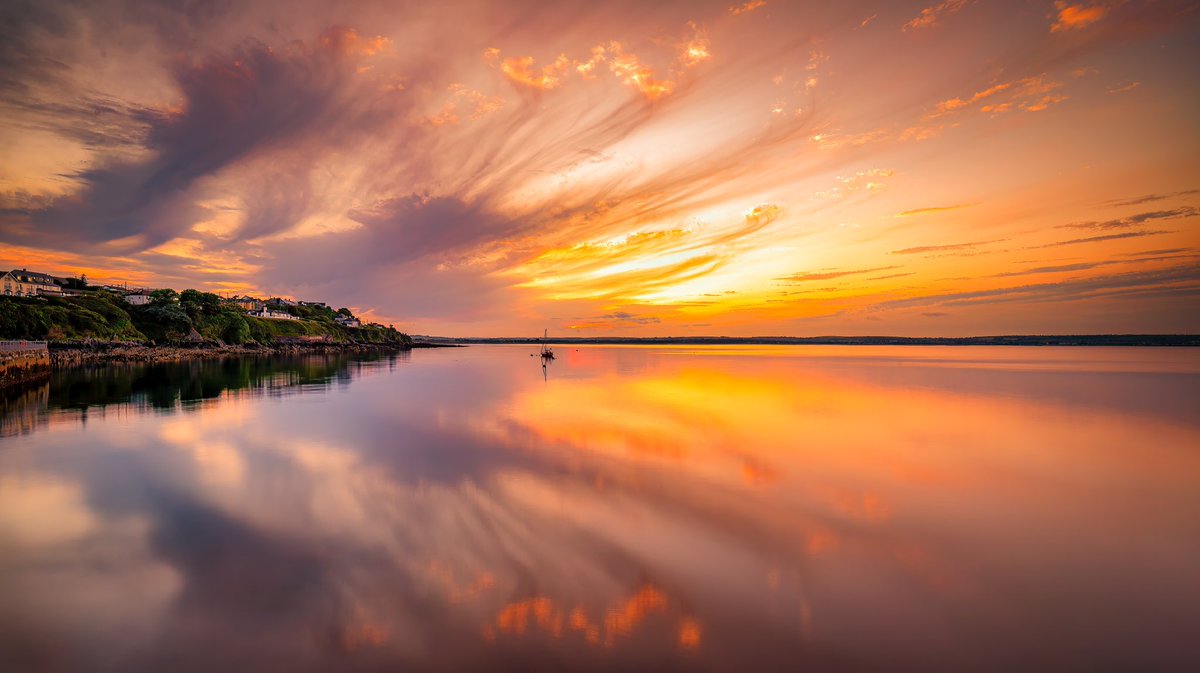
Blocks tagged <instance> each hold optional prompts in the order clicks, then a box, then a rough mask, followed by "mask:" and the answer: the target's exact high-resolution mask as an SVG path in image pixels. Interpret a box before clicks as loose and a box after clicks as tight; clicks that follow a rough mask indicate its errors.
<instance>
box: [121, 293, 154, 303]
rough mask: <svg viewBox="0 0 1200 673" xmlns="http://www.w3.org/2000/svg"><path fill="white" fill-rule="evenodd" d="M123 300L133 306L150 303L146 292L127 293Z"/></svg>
mask: <svg viewBox="0 0 1200 673" xmlns="http://www.w3.org/2000/svg"><path fill="white" fill-rule="evenodd" d="M125 301H126V302H128V303H130V304H133V305H134V306H145V305H146V304H149V303H150V295H148V294H127V295H125Z"/></svg>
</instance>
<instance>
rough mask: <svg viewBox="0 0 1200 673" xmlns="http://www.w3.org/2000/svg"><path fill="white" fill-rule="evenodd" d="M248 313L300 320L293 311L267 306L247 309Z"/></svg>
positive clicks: (258, 316)
mask: <svg viewBox="0 0 1200 673" xmlns="http://www.w3.org/2000/svg"><path fill="white" fill-rule="evenodd" d="M246 315H248V316H251V317H254V318H273V319H275V320H299V318H297V317H296V316H294V315H292V314H291V313H288V312H286V311H272V310H271V309H269V308H267V307H265V306H264V307H262V308H260V309H258V310H257V311H246Z"/></svg>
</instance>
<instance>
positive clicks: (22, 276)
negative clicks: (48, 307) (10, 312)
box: [0, 269, 62, 297]
mask: <svg viewBox="0 0 1200 673" xmlns="http://www.w3.org/2000/svg"><path fill="white" fill-rule="evenodd" d="M0 292H3V293H4V294H5V295H6V296H9V297H36V296H38V295H40V294H49V295H56V296H62V288H61V287H59V286H58V283H55V282H54V278H52V277H50V276H47V275H46V274H44V273H38V272H36V271H28V270H26V269H13V270H12V271H8V272H5V273H4V274H3V275H0Z"/></svg>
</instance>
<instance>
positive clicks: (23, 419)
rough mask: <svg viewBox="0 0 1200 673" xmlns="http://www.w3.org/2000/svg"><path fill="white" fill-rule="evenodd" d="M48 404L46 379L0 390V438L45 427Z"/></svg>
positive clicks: (48, 385) (48, 396)
mask: <svg viewBox="0 0 1200 673" xmlns="http://www.w3.org/2000/svg"><path fill="white" fill-rule="evenodd" d="M49 402H50V383H49V382H48V381H47V380H46V379H42V380H41V381H36V382H31V383H18V384H14V385H11V386H7V387H3V388H0V437H11V436H13V435H27V434H29V433H31V432H33V431H34V430H36V429H38V427H39V424H40V425H45V416H44V412H45V411H46V408H47V406H48V405H49Z"/></svg>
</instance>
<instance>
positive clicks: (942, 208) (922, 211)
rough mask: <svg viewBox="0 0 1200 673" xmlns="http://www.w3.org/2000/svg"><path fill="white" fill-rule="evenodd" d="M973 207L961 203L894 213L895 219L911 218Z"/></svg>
mask: <svg viewBox="0 0 1200 673" xmlns="http://www.w3.org/2000/svg"><path fill="white" fill-rule="evenodd" d="M973 205H975V204H973V203H962V204H956V205H953V206H930V207H928V208H914V209H912V210H905V211H902V212H899V213H896V215H895V217H911V216H913V215H929V214H931V213H944V212H946V211H949V210H962V209H963V208H970V207H971V206H973Z"/></svg>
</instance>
